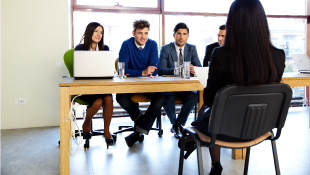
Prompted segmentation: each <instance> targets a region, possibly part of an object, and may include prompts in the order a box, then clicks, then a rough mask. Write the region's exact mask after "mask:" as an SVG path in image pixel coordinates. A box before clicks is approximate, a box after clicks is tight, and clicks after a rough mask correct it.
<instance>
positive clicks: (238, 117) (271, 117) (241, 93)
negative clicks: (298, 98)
mask: <svg viewBox="0 0 310 175" xmlns="http://www.w3.org/2000/svg"><path fill="white" fill-rule="evenodd" d="M291 98H292V90H291V88H290V87H289V86H288V85H287V84H282V83H277V84H268V85H261V86H247V87H238V86H226V87H223V88H222V89H220V90H219V91H218V92H217V93H216V96H215V100H214V104H213V108H212V112H211V116H210V117H211V118H210V124H209V132H210V133H211V137H209V136H207V135H205V134H203V133H202V132H201V131H199V129H198V128H196V127H189V128H185V129H184V130H183V137H182V140H181V151H180V162H179V175H182V173H183V162H184V159H186V158H187V157H188V156H189V154H188V153H186V154H185V155H184V149H185V139H186V137H193V138H194V139H195V145H196V147H197V159H198V171H199V174H200V175H202V174H203V167H202V155H201V146H206V147H212V146H214V145H216V146H220V147H224V148H233V149H236V148H247V152H246V159H245V166H244V172H243V173H244V174H247V171H248V164H249V156H250V148H251V147H252V146H254V145H257V144H259V143H261V142H262V141H264V140H270V141H271V145H272V150H273V157H274V164H275V170H276V174H280V168H279V162H278V156H277V149H276V143H275V140H277V139H278V138H279V137H280V134H281V130H282V128H283V126H284V123H285V120H286V116H287V113H288V109H289V106H290V101H291ZM206 127H207V126H206ZM275 128H276V129H277V133H276V136H274V134H273V132H272V129H275ZM217 134H222V135H227V136H231V137H235V138H241V139H249V140H251V139H253V140H251V141H248V142H225V141H221V140H217V139H216V135H217Z"/></svg>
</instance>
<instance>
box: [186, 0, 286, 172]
mask: <svg viewBox="0 0 310 175" xmlns="http://www.w3.org/2000/svg"><path fill="white" fill-rule="evenodd" d="M284 63H285V54H284V51H283V50H281V49H277V48H275V47H274V46H273V45H272V44H271V41H270V33H269V28H268V23H267V18H266V14H265V11H264V9H263V6H262V4H261V3H260V1H259V0H235V1H234V2H233V3H232V5H231V7H230V10H229V13H228V16H227V22H226V39H225V43H224V46H222V47H218V48H215V49H214V51H213V54H212V56H211V63H210V69H209V78H208V83H207V87H206V88H205V89H204V94H203V99H204V105H203V106H204V108H203V110H200V113H202V112H203V115H201V116H200V117H199V118H198V120H196V121H194V122H193V123H192V125H193V126H197V127H198V128H199V130H201V131H202V132H203V133H204V134H206V135H209V136H210V133H209V132H208V125H209V117H210V111H211V108H212V105H213V101H214V97H215V94H216V92H217V91H218V90H219V89H221V88H222V87H224V86H227V85H231V84H235V85H238V86H249V85H262V84H268V83H272V82H280V81H281V77H282V75H283V71H284V68H285V64H284ZM217 139H220V140H223V141H230V142H238V141H245V140H241V139H236V138H233V137H228V136H224V135H217ZM191 144H193V142H191ZM187 145H190V143H187ZM209 151H210V156H211V159H212V168H211V172H210V175H213V174H221V172H222V169H223V168H222V166H221V164H220V147H218V146H213V147H210V148H209Z"/></svg>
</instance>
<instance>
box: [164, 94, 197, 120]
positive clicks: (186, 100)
mask: <svg viewBox="0 0 310 175" xmlns="http://www.w3.org/2000/svg"><path fill="white" fill-rule="evenodd" d="M163 94H164V95H165V102H164V109H165V111H166V113H167V115H168V117H169V119H170V123H171V124H176V123H177V122H178V123H179V124H181V125H182V126H184V125H185V123H186V120H187V118H188V115H189V114H190V113H191V111H192V109H193V107H194V106H195V104H196V103H197V102H198V94H197V92H196V91H183V92H164V93H163ZM176 97H179V98H181V99H182V100H183V105H182V108H181V111H180V113H179V115H178V118H176V112H175V98H176Z"/></svg>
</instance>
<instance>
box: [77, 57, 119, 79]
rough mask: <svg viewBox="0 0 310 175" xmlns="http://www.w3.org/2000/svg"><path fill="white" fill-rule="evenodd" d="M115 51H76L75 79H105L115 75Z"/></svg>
mask: <svg viewBox="0 0 310 175" xmlns="http://www.w3.org/2000/svg"><path fill="white" fill-rule="evenodd" d="M114 64H115V59H114V53H113V51H74V55H73V76H74V78H75V79H105V78H113V77H114V68H115V65H114Z"/></svg>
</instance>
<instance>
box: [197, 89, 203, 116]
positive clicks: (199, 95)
mask: <svg viewBox="0 0 310 175" xmlns="http://www.w3.org/2000/svg"><path fill="white" fill-rule="evenodd" d="M202 105H203V90H201V91H198V111H199V110H200V108H201V106H202Z"/></svg>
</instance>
